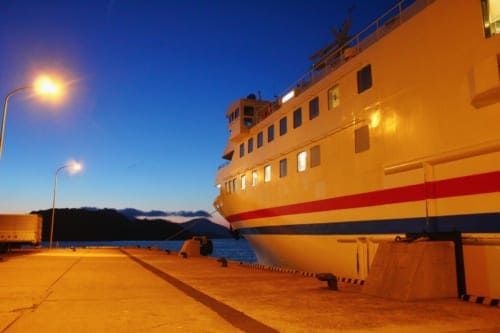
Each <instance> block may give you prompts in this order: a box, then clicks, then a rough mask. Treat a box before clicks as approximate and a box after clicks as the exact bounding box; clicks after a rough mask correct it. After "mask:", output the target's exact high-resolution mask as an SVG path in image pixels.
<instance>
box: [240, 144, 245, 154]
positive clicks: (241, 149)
mask: <svg viewBox="0 0 500 333" xmlns="http://www.w3.org/2000/svg"><path fill="white" fill-rule="evenodd" d="M243 156H245V144H244V143H240V157H243Z"/></svg>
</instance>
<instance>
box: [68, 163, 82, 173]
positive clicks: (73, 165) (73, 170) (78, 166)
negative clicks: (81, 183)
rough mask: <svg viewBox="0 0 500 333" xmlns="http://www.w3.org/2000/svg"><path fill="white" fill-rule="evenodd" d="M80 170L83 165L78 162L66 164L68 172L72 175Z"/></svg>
mask: <svg viewBox="0 0 500 333" xmlns="http://www.w3.org/2000/svg"><path fill="white" fill-rule="evenodd" d="M82 169H83V165H82V164H81V163H79V162H76V161H73V162H70V163H69V164H68V172H69V173H70V174H72V175H73V174H75V173H78V172H80V171H82Z"/></svg>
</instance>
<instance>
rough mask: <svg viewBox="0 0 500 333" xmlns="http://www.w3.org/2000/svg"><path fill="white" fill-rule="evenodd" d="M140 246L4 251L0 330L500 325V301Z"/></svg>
mask: <svg viewBox="0 0 500 333" xmlns="http://www.w3.org/2000/svg"><path fill="white" fill-rule="evenodd" d="M338 287H339V290H338V291H333V290H331V289H329V288H328V286H327V284H326V282H322V281H319V280H317V279H315V278H314V277H308V276H303V275H301V274H293V273H284V272H274V271H268V270H260V269H255V268H252V267H249V266H246V265H241V264H239V263H238V262H232V261H228V262H227V267H224V266H223V265H222V264H221V261H217V260H216V258H206V257H188V258H186V259H185V258H183V257H181V256H178V255H177V254H175V253H172V254H168V253H166V252H165V251H160V250H154V249H152V250H149V249H137V248H123V249H119V248H96V249H93V248H92V249H90V248H86V249H82V248H77V249H74V250H72V249H56V250H50V251H49V250H38V251H36V250H35V251H22V252H17V253H12V254H9V255H3V256H2V260H1V261H0V332H2V333H3V332H9V333H10V332H27V331H32V332H49V331H51V332H155V331H156V332H171V331H172V332H238V331H244V332H335V331H348V332H349V331H351V332H422V331H426V332H471V331H474V332H499V331H500V308H499V307H490V306H486V305H482V304H473V303H468V302H464V301H461V300H458V299H456V298H447V299H439V300H432V301H427V300H425V301H412V302H403V301H398V300H391V299H384V298H380V297H374V296H370V295H366V294H363V293H361V288H362V286H360V285H355V284H346V283H341V282H339V283H338Z"/></svg>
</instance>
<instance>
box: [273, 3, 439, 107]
mask: <svg viewBox="0 0 500 333" xmlns="http://www.w3.org/2000/svg"><path fill="white" fill-rule="evenodd" d="M434 1H435V0H402V1H400V2H398V3H397V4H396V5H394V6H393V7H392V8H390V9H389V10H387V11H386V12H385V13H384V14H382V15H381V16H379V17H378V18H377V19H376V20H375V21H373V22H372V23H370V24H369V25H368V26H367V27H366V28H365V29H363V30H362V31H361V32H359V33H357V34H356V35H355V36H354V37H352V38H351V39H349V40H348V41H347V42H345V43H344V44H343V45H341V46H340V47H337V48H335V49H334V50H332V51H331V52H329V53H327V54H326V55H325V56H324V57H323V58H322V59H321V60H319V61H318V62H316V63H315V64H314V65H313V66H312V68H311V69H310V70H309V71H308V72H307V73H305V74H304V75H303V76H302V77H301V78H299V79H298V80H297V81H295V82H294V83H293V84H292V85H291V86H289V87H288V88H287V89H286V90H285V91H284V92H283V93H282V94H281V95H279V96H278V97H277V99H276V103H278V104H280V101H281V97H283V96H285V95H286V94H287V93H289V92H290V91H291V90H294V91H295V96H297V95H298V94H300V93H301V92H303V91H304V90H306V89H307V88H308V87H309V86H311V85H312V84H313V83H316V82H318V81H320V80H321V79H322V78H324V77H325V76H326V75H328V74H329V73H331V72H332V71H333V70H335V69H337V68H338V67H340V66H341V65H343V64H345V63H346V62H348V61H349V60H351V59H352V58H354V57H355V56H356V55H357V54H358V53H360V52H361V51H363V50H365V49H367V48H368V47H369V46H370V45H372V44H373V43H375V42H376V41H378V40H379V39H381V38H382V37H384V36H385V35H387V34H388V33H389V32H391V31H392V30H394V29H395V28H396V27H398V26H399V25H401V24H402V23H403V22H405V21H407V20H409V19H410V18H411V17H413V16H414V15H415V14H417V13H419V12H420V11H422V10H423V9H424V8H426V7H427V6H428V5H430V4H431V3H433V2H434Z"/></svg>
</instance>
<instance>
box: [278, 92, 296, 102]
mask: <svg viewBox="0 0 500 333" xmlns="http://www.w3.org/2000/svg"><path fill="white" fill-rule="evenodd" d="M294 97H295V90H293V89H292V90H290V91H289V92H287V93H286V94H285V96H283V97H281V104H285V103H286V102H288V101H289V100H291V99H292V98H294Z"/></svg>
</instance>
